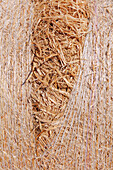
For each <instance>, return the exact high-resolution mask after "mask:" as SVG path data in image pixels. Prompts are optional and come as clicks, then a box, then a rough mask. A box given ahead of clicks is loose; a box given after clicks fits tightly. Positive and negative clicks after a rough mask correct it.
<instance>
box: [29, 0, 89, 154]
mask: <svg viewBox="0 0 113 170" xmlns="http://www.w3.org/2000/svg"><path fill="white" fill-rule="evenodd" d="M89 18H90V12H89V9H88V4H87V1H82V2H81V1H71V0H69V1H64V0H60V1H57V0H55V1H50V0H47V1H41V2H40V1H36V2H35V3H34V17H33V28H32V36H31V41H32V52H33V62H32V76H31V77H32V78H31V79H30V82H31V83H32V93H31V100H32V106H33V115H34V128H35V133H36V134H35V135H36V141H37V142H36V143H37V145H40V147H41V150H42V151H44V148H45V145H46V144H47V141H48V140H49V139H48V137H49V138H50V136H52V133H53V134H54V133H56V128H57V127H58V126H59V125H58V124H59V122H60V121H59V119H60V118H61V117H62V116H64V111H65V109H66V106H67V103H68V101H69V98H70V94H71V91H72V88H73V85H74V83H75V82H76V80H77V76H78V75H79V72H78V66H79V65H80V56H81V54H82V50H83V46H84V40H85V37H86V34H87V32H88V24H89ZM44 141H45V142H44ZM36 147H37V148H39V146H36ZM38 153H39V151H38V152H37V154H38Z"/></svg>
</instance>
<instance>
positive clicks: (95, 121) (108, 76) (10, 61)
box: [0, 0, 113, 170]
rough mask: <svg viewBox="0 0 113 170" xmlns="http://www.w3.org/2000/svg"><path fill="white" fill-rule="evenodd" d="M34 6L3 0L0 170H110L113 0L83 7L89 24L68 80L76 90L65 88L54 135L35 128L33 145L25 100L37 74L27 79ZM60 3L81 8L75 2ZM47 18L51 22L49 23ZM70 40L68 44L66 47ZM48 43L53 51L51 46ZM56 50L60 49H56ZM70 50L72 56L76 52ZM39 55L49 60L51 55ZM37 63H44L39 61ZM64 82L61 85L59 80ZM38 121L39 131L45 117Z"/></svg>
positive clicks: (0, 20) (30, 103)
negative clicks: (72, 76) (72, 75)
mask: <svg viewBox="0 0 113 170" xmlns="http://www.w3.org/2000/svg"><path fill="white" fill-rule="evenodd" d="M36 2H38V1H35V2H31V1H26V0H25V1H23V0H16V1H14V0H11V1H2V0H1V1H0V60H1V64H0V168H1V169H14V170H16V169H67V170H68V169H92V170H93V169H112V168H113V166H112V162H113V159H112V152H113V151H112V145H113V114H112V113H113V97H112V96H113V92H112V91H113V74H112V73H113V57H112V56H113V1H112V0H108V1H107V2H106V1H105V0H99V1H96V0H95V1H90V2H88V3H89V6H90V8H89V9H90V15H91V17H90V18H91V19H90V23H89V31H88V34H87V36H86V34H85V36H86V38H85V43H83V44H84V45H83V46H82V48H83V53H81V54H80V56H79V60H80V63H79V62H78V61H77V62H78V63H76V64H78V65H77V76H76V78H75V83H72V82H71V83H72V84H71V85H72V86H73V88H72V89H71V90H70V91H68V92H69V99H68V102H67V103H66V107H65V109H64V110H63V116H61V117H60V118H59V122H58V124H59V125H58V126H56V124H55V122H54V124H55V131H54V129H53V132H51V131H50V132H49V133H48V132H47V133H48V136H47V135H46V134H44V133H41V131H40V132H39V133H41V134H40V137H39V136H38V137H39V138H38V141H37V138H36V133H35V131H36V127H35V128H34V124H33V122H34V109H33V107H32V106H33V101H31V100H29V99H30V98H31V94H33V82H34V83H36V77H33V78H32V77H30V79H28V80H26V78H27V75H28V74H29V73H30V70H31V63H32V60H33V57H34V53H33V50H31V49H34V46H33V43H32V42H33V41H34V39H32V38H31V37H32V33H33V32H32V31H33V26H34V25H33V24H34V23H35V22H36V18H35V22H34V11H35V10H34V8H35V7H36ZM51 2H52V1H51ZM53 2H55V1H53ZM59 2H60V1H59ZM65 2H66V3H69V2H71V3H72V2H76V4H77V3H78V4H79V5H80V1H74V0H67V1H65ZM83 2H85V1H81V5H82V4H83ZM45 4H46V1H45ZM79 5H78V6H79ZM63 9H64V8H63ZM64 11H65V9H64ZM43 15H46V14H43ZM51 20H52V22H53V20H54V19H53V18H51ZM67 21H68V20H66V22H67ZM78 22H79V21H78ZM46 24H47V23H46ZM46 24H45V25H46ZM52 24H53V25H54V23H51V24H50V31H53V30H54V29H56V27H55V28H53V25H52ZM57 24H58V21H57ZM60 24H63V22H62V23H60ZM60 24H59V25H60ZM35 26H36V24H35ZM37 26H38V25H37ZM41 26H42V27H43V25H40V27H41ZM57 29H58V30H57V31H59V28H57ZM68 29H69V28H68ZM68 29H67V28H65V31H64V30H63V31H62V32H66V31H67V34H71V33H72V32H71V29H70V31H69V30H68ZM86 32H87V31H86ZM44 35H45V34H44ZM66 36H67V35H66ZM66 36H65V38H66ZM45 38H46V37H45ZM56 38H57V36H56ZM61 38H62V37H61ZM50 40H51V39H50ZM38 41H39V40H38ZM70 41H71V40H70V39H69V41H68V42H70ZM42 43H43V42H42ZM59 44H60V42H59ZM51 45H53V46H54V43H52V44H51ZM60 47H61V46H60V45H59V47H58V49H59V51H60V50H61V48H60ZM70 47H71V46H70ZM38 48H39V50H38V52H39V53H38V55H40V52H41V51H42V53H43V49H44V48H45V46H43V47H42V50H40V46H39V47H38ZM52 49H53V47H52ZM70 49H71V48H70ZM70 49H69V50H70ZM75 50H76V51H77V47H75ZM59 51H55V50H54V51H53V53H55V55H56V53H57V55H58V54H61V51H62V53H63V54H65V51H63V50H61V51H60V52H59ZM66 52H67V51H66ZM69 53H70V51H69ZM63 54H62V56H63ZM67 54H68V52H67ZM44 55H45V60H46V59H47V57H49V56H50V55H51V54H49V55H48V53H44ZM62 56H61V59H62ZM64 56H65V55H64ZM45 60H44V61H45ZM42 61H43V59H42V58H41V59H40V62H42ZM61 64H62V63H61ZM63 64H64V63H63ZM74 66H75V65H74ZM68 70H69V69H68ZM60 72H61V71H60ZM57 74H60V73H57ZM31 75H33V73H32V74H31ZM31 75H30V76H31ZM46 78H47V77H46ZM66 78H67V77H66ZM25 80H26V81H25ZM69 80H70V79H68V81H69ZM24 81H25V83H24V85H22V83H23V82H24ZM29 81H30V82H31V83H29ZM62 81H63V83H64V85H65V86H66V85H67V82H66V81H64V77H63V76H62ZM65 83H66V84H65ZM61 86H63V85H62V84H60V81H59V88H61ZM57 87H58V86H57ZM63 87H64V86H63ZM36 88H39V87H36ZM55 88H56V86H55ZM60 90H61V89H60ZM53 91H54V90H53ZM53 93H54V92H53ZM66 93H67V91H66ZM49 97H50V96H49ZM52 100H54V101H55V99H52ZM36 111H37V110H35V112H36ZM38 111H39V110H38ZM36 116H37V122H38V123H39V122H41V123H40V127H42V126H43V125H42V124H43V123H42V120H41V119H40V117H39V116H38V115H36ZM43 121H44V118H43ZM45 121H47V119H46V120H45ZM49 121H50V120H49ZM44 128H46V126H45V127H44ZM47 128H49V127H47ZM49 130H51V127H50V129H49ZM36 150H37V152H36Z"/></svg>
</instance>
